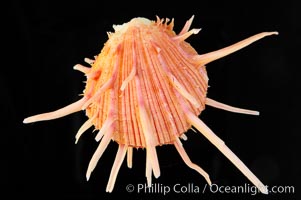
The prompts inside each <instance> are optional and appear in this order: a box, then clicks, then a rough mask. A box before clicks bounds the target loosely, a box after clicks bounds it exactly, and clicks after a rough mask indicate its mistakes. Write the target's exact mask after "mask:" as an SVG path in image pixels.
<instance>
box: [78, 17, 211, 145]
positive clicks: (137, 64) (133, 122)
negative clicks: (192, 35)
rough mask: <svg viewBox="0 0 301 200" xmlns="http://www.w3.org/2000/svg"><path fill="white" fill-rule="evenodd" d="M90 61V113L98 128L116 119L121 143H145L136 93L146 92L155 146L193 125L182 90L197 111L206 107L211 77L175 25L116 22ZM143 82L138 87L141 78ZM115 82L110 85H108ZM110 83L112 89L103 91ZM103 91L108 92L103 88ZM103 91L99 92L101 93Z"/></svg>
mask: <svg viewBox="0 0 301 200" xmlns="http://www.w3.org/2000/svg"><path fill="white" fill-rule="evenodd" d="M114 29H115V33H108V35H109V40H108V41H107V42H106V43H105V45H104V47H103V49H102V51H101V53H100V54H99V55H98V56H97V58H96V60H95V62H94V63H93V65H92V71H91V73H90V75H89V76H88V77H87V84H86V88H85V90H84V95H85V96H86V97H88V98H91V97H92V98H93V96H95V98H93V102H92V103H91V104H90V105H89V106H88V107H87V108H86V114H87V115H88V116H89V118H90V119H91V118H92V119H93V124H94V126H95V128H96V129H100V128H102V127H103V125H104V123H105V122H106V120H107V119H108V118H109V117H110V118H111V117H112V118H114V122H113V123H114V134H113V135H114V137H113V139H114V140H115V141H116V142H118V143H119V144H127V145H129V146H133V147H138V148H139V147H146V142H145V138H144V135H143V133H142V127H141V126H142V123H143V122H141V119H140V117H139V114H138V113H139V111H138V109H139V106H138V104H139V102H138V98H137V95H138V93H140V94H142V96H143V100H144V104H145V108H146V111H147V113H148V115H149V119H150V123H151V126H152V127H153V134H154V136H155V137H154V139H155V144H156V145H162V144H170V143H173V142H174V141H175V139H176V137H179V136H180V135H181V134H183V133H184V132H186V131H187V130H188V129H189V128H190V127H191V125H190V124H189V123H188V122H187V120H186V118H185V114H184V113H183V110H182V108H181V106H180V103H179V101H178V96H179V95H181V94H180V93H179V88H177V87H179V86H180V87H182V89H181V90H183V88H184V91H185V90H186V91H189V94H190V95H191V96H192V97H193V98H194V99H195V100H196V101H197V102H198V105H193V103H191V102H190V101H188V100H187V99H185V101H187V103H188V105H189V106H190V109H191V110H192V111H193V112H194V113H195V114H196V115H199V114H200V112H201V111H202V110H203V109H204V107H205V98H206V93H207V87H208V78H207V73H206V70H205V67H200V66H197V63H196V62H194V61H193V59H191V58H192V57H193V56H194V55H197V52H196V51H195V50H194V49H193V48H192V47H191V46H190V45H189V44H188V43H187V42H185V41H183V40H179V39H178V37H179V35H176V34H175V32H174V31H173V30H172V29H173V23H170V24H167V23H162V21H159V20H158V21H157V22H154V21H149V20H147V19H144V18H135V19H133V20H132V21H130V22H128V23H126V24H123V25H119V26H115V27H114ZM135 80H138V81H139V83H140V86H139V87H138V86H137V81H135ZM110 82H111V83H112V84H109V83H110ZM106 84H107V85H108V87H109V89H106V90H104V88H105V87H106ZM101 90H104V92H100V91H101ZM98 92H99V95H97V93H98Z"/></svg>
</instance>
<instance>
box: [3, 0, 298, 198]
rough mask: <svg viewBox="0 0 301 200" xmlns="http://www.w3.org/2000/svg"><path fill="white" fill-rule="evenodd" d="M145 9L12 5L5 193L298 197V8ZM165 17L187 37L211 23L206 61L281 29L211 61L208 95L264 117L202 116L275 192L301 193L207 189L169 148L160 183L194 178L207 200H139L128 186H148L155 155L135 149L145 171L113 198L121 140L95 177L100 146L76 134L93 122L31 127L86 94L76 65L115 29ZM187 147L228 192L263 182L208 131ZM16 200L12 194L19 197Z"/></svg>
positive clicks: (127, 172) (121, 183) (128, 172)
mask: <svg viewBox="0 0 301 200" xmlns="http://www.w3.org/2000/svg"><path fill="white" fill-rule="evenodd" d="M162 3H163V2H146V1H140V2H137V3H131V2H123V3H122V4H121V3H119V2H115V1H111V2H105V3H104V2H102V1H90V0H85V1H80V3H77V2H72V1H58V2H55V1H40V2H35V1H17V0H12V1H10V3H9V5H7V6H5V7H3V8H4V10H5V11H7V12H3V13H4V15H5V16H4V17H3V24H2V26H3V27H5V28H4V29H3V31H2V32H3V33H4V36H3V39H4V40H3V41H2V44H3V45H2V48H3V50H4V51H5V54H4V57H3V59H2V65H1V70H0V75H1V76H0V81H1V102H0V103H1V108H2V112H1V113H2V118H4V119H2V120H1V124H2V125H1V126H2V130H1V140H0V141H1V143H2V144H1V154H2V156H1V160H2V161H1V163H2V164H1V165H2V167H3V166H4V169H3V170H1V173H2V177H1V180H2V181H1V188H2V189H4V190H3V191H6V192H9V195H10V197H12V196H16V195H17V196H19V197H39V198H40V199H45V198H47V197H51V198H55V199H113V198H116V197H117V196H118V195H121V197H120V198H125V199H129V198H132V199H154V198H161V197H162V198H166V199H196V198H197V199H212V198H215V199H217V198H220V199H227V198H231V199H241V198H243V199H248V198H252V199H255V198H259V199H271V198H274V199H297V195H298V193H300V187H299V185H298V183H297V180H298V179H300V178H301V176H300V164H299V160H300V156H299V153H298V150H297V149H298V148H297V147H298V145H299V141H300V140H299V134H300V129H299V127H298V126H297V125H299V123H298V124H297V121H299V120H298V115H297V113H298V108H299V101H298V100H297V98H298V93H299V92H300V83H299V81H298V80H297V77H298V76H299V74H298V72H297V71H298V70H297V69H298V68H300V66H299V63H300V59H299V57H300V56H299V48H300V38H299V37H298V35H297V34H299V33H300V31H301V30H300V19H301V18H300V15H298V13H297V12H298V10H300V9H298V5H297V1H296V0H295V1H285V2H279V3H278V2H277V1H270V2H269V1H258V2H256V1H250V2H243V1H242V2H230V1H225V2H216V1H196V2H189V1H182V2H166V4H167V5H166V6H163V5H162ZM156 15H158V16H159V17H162V18H165V17H168V18H174V19H175V31H176V32H177V33H178V32H179V31H180V30H181V28H182V27H183V25H184V23H185V21H186V20H188V19H189V18H190V17H191V16H192V15H195V19H194V21H193V24H192V27H193V28H202V30H201V32H200V33H199V34H198V35H193V36H192V37H190V38H189V39H188V40H187V41H188V42H190V43H191V45H192V46H193V47H194V48H195V49H196V50H197V51H198V52H199V53H200V54H201V53H205V52H209V51H213V50H216V49H219V48H222V47H225V46H227V45H230V44H232V43H235V42H237V41H239V40H242V39H244V38H246V37H249V36H251V35H253V34H256V33H259V32H262V31H279V35H278V36H270V37H267V38H264V39H262V40H260V41H258V42H256V43H254V44H252V45H251V46H249V47H247V48H245V49H243V50H241V51H239V52H236V53H234V54H232V55H230V56H227V57H225V58H223V59H220V60H218V61H215V62H213V63H210V64H208V66H207V70H208V76H209V79H210V80H209V85H210V88H209V90H208V96H209V97H211V98H213V99H215V100H218V101H221V102H224V103H228V104H231V105H234V106H238V107H243V108H249V109H254V110H259V111H260V113H261V114H260V116H248V115H240V114H233V113H229V112H225V111H222V110H218V109H214V108H210V107H207V108H206V110H205V111H204V112H203V113H202V114H201V116H200V118H201V119H202V120H203V121H204V122H205V123H206V124H207V125H208V126H209V127H211V128H212V130H213V131H214V132H215V133H216V134H217V135H218V136H219V137H221V138H222V139H223V140H224V141H225V142H226V144H227V145H228V146H229V147H230V148H231V149H232V150H233V151H234V152H235V153H236V154H237V155H238V157H240V158H241V160H242V161H243V162H244V163H245V164H246V165H247V166H248V167H249V168H250V169H251V170H252V171H253V172H254V173H255V174H256V175H257V176H258V178H259V179H260V180H262V181H263V183H264V184H267V185H269V186H294V188H295V192H294V194H292V193H291V194H283V193H282V194H269V195H268V196H266V195H262V194H258V195H256V196H252V195H251V194H250V193H249V194H243V195H241V194H218V193H216V194H213V193H211V192H209V191H206V192H205V194H202V189H203V187H204V185H205V180H204V179H203V178H202V177H201V176H200V175H199V174H197V173H196V172H195V171H194V170H192V169H190V168H188V167H187V166H186V165H185V164H184V163H183V161H182V160H181V158H180V156H179V155H178V154H177V152H176V150H175V148H174V147H173V146H171V145H166V146H162V147H158V148H157V151H158V157H159V162H160V167H161V176H160V177H159V178H158V179H155V178H153V183H157V184H162V185H165V186H171V187H172V186H173V185H175V184H177V183H180V184H181V185H187V184H189V183H190V184H191V183H193V184H194V185H197V186H199V187H200V190H201V191H200V193H199V194H193V193H186V194H176V193H175V192H171V193H169V194H168V195H166V196H163V195H162V194H148V193H145V192H142V193H137V191H134V192H132V193H128V192H127V191H126V189H125V188H126V186H127V185H128V184H133V185H134V186H137V184H144V183H145V182H146V179H145V176H144V169H145V151H144V150H141V149H139V150H134V163H133V168H132V169H128V168H127V167H126V162H124V163H123V165H122V166H121V169H120V172H119V175H118V177H117V181H116V184H115V188H114V190H113V193H111V194H109V193H106V192H105V187H106V184H107V181H108V178H109V173H110V170H111V167H112V164H113V161H114V158H115V155H116V150H117V144H116V143H114V142H111V143H110V145H109V147H108V149H107V150H106V152H105V153H104V155H103V157H102V158H101V160H100V161H99V164H98V166H97V167H96V169H95V171H94V172H93V173H92V176H91V179H90V181H89V182H87V181H86V180H85V172H86V168H87V166H88V162H89V159H90V158H91V156H92V155H93V152H94V150H95V149H96V147H97V143H96V142H95V141H94V137H93V134H92V129H89V130H88V131H87V132H86V133H85V134H84V136H83V137H82V138H81V140H80V141H79V143H78V144H76V145H75V144H74V136H75V134H76V132H77V130H78V128H79V127H80V126H81V124H82V123H83V122H84V121H85V120H86V117H85V114H84V113H83V112H79V113H76V114H72V115H70V116H67V117H64V118H61V119H57V120H53V121H47V122H40V123H33V124H29V125H23V124H22V120H23V118H25V117H27V116H30V115H33V114H37V113H42V112H46V111H51V110H54V109H57V108H60V107H63V106H65V105H67V104H69V103H71V102H74V101H76V100H78V99H79V96H78V94H80V93H82V91H83V89H84V83H83V81H85V78H84V76H83V75H82V74H81V73H80V72H76V71H74V70H73V69H72V67H73V66H74V65H75V64H77V63H81V64H84V62H83V59H84V58H85V57H90V58H92V57H93V56H94V55H97V54H98V53H99V52H100V50H101V48H102V47H103V44H104V42H105V41H106V40H107V34H106V32H107V31H113V29H112V25H113V24H122V23H125V22H128V21H129V20H130V19H132V18H134V17H138V16H140V17H146V18H149V19H152V20H155V19H156ZM187 136H188V141H186V142H183V144H184V148H185V149H186V151H187V153H188V155H189V156H190V158H191V160H192V161H193V162H195V163H196V164H198V165H200V166H202V167H203V168H204V169H205V170H206V171H207V172H208V173H209V175H210V177H211V179H212V181H213V182H214V183H216V184H218V185H228V186H237V185H244V184H249V185H250V186H252V184H251V183H250V182H249V181H248V180H247V179H246V178H245V177H244V176H243V175H242V174H241V173H240V171H238V170H237V169H236V168H235V166H233V165H232V164H231V162H230V161H228V160H227V159H226V158H225V157H224V156H223V155H222V154H221V153H220V152H219V151H218V150H217V149H216V148H215V147H214V146H213V145H212V144H210V143H209V142H208V141H207V140H206V139H205V138H204V137H203V136H202V135H201V134H199V133H194V132H193V131H188V133H187ZM9 199H10V198H9Z"/></svg>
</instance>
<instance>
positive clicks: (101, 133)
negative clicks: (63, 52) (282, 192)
mask: <svg viewBox="0 0 301 200" xmlns="http://www.w3.org/2000/svg"><path fill="white" fill-rule="evenodd" d="M193 18H194V16H192V17H191V18H190V19H189V20H188V21H187V22H186V24H185V25H184V27H183V29H182V30H181V32H180V33H179V34H176V33H175V32H174V31H173V26H174V20H173V19H172V20H171V21H170V20H169V19H165V20H164V19H160V18H159V17H157V20H156V21H151V20H148V19H146V18H140V17H139V18H134V19H132V20H131V21H129V22H128V23H124V24H122V25H115V26H113V28H114V29H115V32H114V33H110V32H109V33H108V37H109V39H108V41H107V42H106V43H105V44H104V47H103V49H102V50H101V52H100V54H99V55H98V56H97V57H95V60H94V59H85V61H86V62H87V63H88V64H90V65H91V66H92V67H91V68H88V67H85V66H83V65H80V64H78V65H76V66H75V67H74V69H76V70H79V71H81V72H83V73H84V74H85V75H86V77H87V82H86V87H85V90H84V92H83V97H82V98H81V99H80V100H78V101H77V102H75V103H72V104H70V105H68V106H66V107H64V108H61V109H59V110H56V111H53V112H49V113H44V114H39V115H35V116H31V117H28V118H26V119H24V123H31V122H36V121H43V120H51V119H55V118H60V117H63V116H65V115H68V114H71V113H74V112H77V111H80V110H85V111H86V115H87V116H88V118H89V119H88V120H87V121H86V122H85V123H84V124H83V125H82V126H81V128H80V129H79V130H78V132H77V134H76V142H77V141H78V139H79V138H80V136H81V135H82V134H83V133H84V132H85V131H86V130H87V129H89V128H90V127H92V126H94V127H95V129H96V130H98V133H97V135H96V137H95V139H96V141H99V146H98V148H97V149H96V151H95V153H94V155H93V156H92V159H91V161H90V163H89V166H88V169H87V173H86V178H87V180H89V177H90V175H91V173H92V171H93V170H94V168H95V167H96V164H97V162H98V161H99V159H100V158H101V156H102V154H103V152H104V151H105V149H106V147H107V146H108V144H109V143H110V141H111V140H114V141H115V142H117V143H118V144H119V148H118V151H117V155H116V158H115V161H114V164H113V167H112V170H111V174H110V178H109V181H108V185H107V188H106V191H107V192H111V191H112V190H113V188H114V184H115V180H116V177H117V174H118V171H119V168H120V166H121V164H122V162H123V160H124V158H125V156H126V155H127V164H128V167H129V168H131V167H132V156H133V147H135V148H145V149H146V172H145V173H146V178H147V183H148V185H149V186H150V185H151V179H152V173H153V174H154V176H155V177H156V178H158V177H159V176H160V168H159V162H158V157H157V153H156V147H157V146H161V145H165V144H172V145H174V146H175V148H176V149H177V151H178V152H179V154H180V155H181V157H182V158H183V161H184V162H185V163H186V164H187V165H188V166H189V167H190V168H192V169H194V170H196V171H197V172H199V173H200V174H201V175H202V176H203V177H204V178H205V179H206V181H207V182H208V183H209V184H211V181H210V178H209V176H208V174H207V173H206V172H205V171H204V170H203V169H202V168H201V167H199V166H197V165H196V164H194V163H192V161H191V160H190V159H189V157H188V155H187V153H186V152H185V150H184V148H183V146H182V143H181V141H180V138H182V139H184V140H185V139H186V138H187V137H186V136H185V132H186V131H187V130H189V129H190V128H192V126H193V127H194V128H196V129H197V130H198V131H199V132H200V133H202V134H203V135H204V136H205V137H206V138H207V139H208V140H209V141H210V142H211V143H212V144H213V145H215V146H216V147H217V148H218V149H219V150H220V151H221V152H222V153H223V154H224V155H225V156H226V157H227V158H228V159H229V160H230V161H231V162H232V163H233V164H234V165H235V166H236V167H237V168H238V169H239V170H240V171H241V172H242V173H243V174H244V175H245V176H246V177H247V178H248V179H249V180H250V181H251V182H252V183H253V184H254V185H255V186H256V187H257V188H258V189H259V190H260V191H261V192H262V193H267V189H266V188H265V186H264V184H263V183H262V182H261V181H260V180H259V179H258V178H257V177H256V176H255V175H254V174H253V173H252V172H251V171H250V170H249V169H248V168H247V167H246V166H245V164H244V163H243V162H242V161H241V160H240V159H239V158H238V157H237V156H236V155H235V154H234V153H233V152H232V151H231V150H230V149H229V148H228V147H227V146H226V145H225V143H224V142H223V141H222V140H221V139H220V138H219V137H218V136H217V135H215V134H214V133H213V131H212V130H211V129H210V128H209V127H207V126H206V124H205V123H204V122H202V120H200V119H199V118H198V116H199V115H200V113H201V112H202V110H204V109H205V105H209V106H213V107H216V108H219V109H224V110H227V111H231V112H237V113H244V114H251V115H258V114H259V112H257V111H252V110H247V109H241V108H236V107H233V106H229V105H225V104H223V103H220V102H217V101H215V100H212V99H210V98H208V97H207V96H206V94H207V89H208V77H207V72H206V64H208V63H210V62H212V61H214V60H216V59H219V58H222V57H224V56H226V55H228V54H231V53H233V52H235V51H237V50H239V49H241V48H244V47H245V46H247V45H249V44H251V43H253V42H255V41H257V40H259V39H261V38H263V37H265V36H269V35H273V34H278V33H277V32H263V33H259V34H257V35H254V36H251V37H249V38H247V39H245V40H242V41H240V42H238V43H236V44H233V45H231V46H228V47H225V48H223V49H220V50H217V51H213V52H210V53H206V54H202V55H198V53H197V52H196V51H195V49H194V48H193V47H192V46H191V45H190V44H189V43H187V42H186V41H185V40H186V39H187V38H188V37H190V36H191V35H192V34H197V33H198V32H199V31H200V29H191V30H189V29H190V26H191V24H192V21H193Z"/></svg>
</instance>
